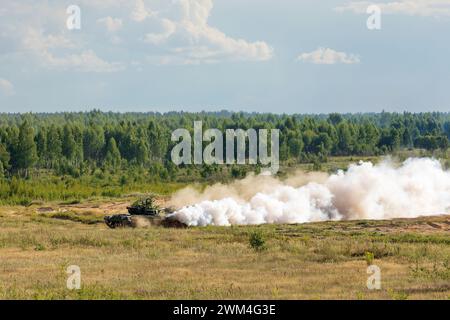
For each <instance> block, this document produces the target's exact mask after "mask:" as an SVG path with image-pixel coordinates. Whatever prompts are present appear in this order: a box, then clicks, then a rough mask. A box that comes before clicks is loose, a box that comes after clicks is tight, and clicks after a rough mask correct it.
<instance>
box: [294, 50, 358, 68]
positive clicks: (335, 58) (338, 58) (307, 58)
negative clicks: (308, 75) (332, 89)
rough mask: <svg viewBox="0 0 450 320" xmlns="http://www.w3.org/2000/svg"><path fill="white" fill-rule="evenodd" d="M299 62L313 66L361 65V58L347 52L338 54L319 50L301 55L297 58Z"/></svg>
mask: <svg viewBox="0 0 450 320" xmlns="http://www.w3.org/2000/svg"><path fill="white" fill-rule="evenodd" d="M297 60H298V61H303V62H308V63H313V64H338V63H343V64H357V63H360V59H359V56H357V55H354V54H348V53H345V52H338V51H335V50H333V49H330V48H318V49H317V50H315V51H312V52H308V53H301V54H300V55H299V56H298V57H297Z"/></svg>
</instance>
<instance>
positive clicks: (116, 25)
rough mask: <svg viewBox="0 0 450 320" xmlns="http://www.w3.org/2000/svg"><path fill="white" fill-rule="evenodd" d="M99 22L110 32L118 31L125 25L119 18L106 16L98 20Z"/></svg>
mask: <svg viewBox="0 0 450 320" xmlns="http://www.w3.org/2000/svg"><path fill="white" fill-rule="evenodd" d="M97 23H98V24H100V25H103V26H104V27H105V28H106V30H108V31H109V32H116V31H118V30H120V29H122V27H123V21H122V19H119V18H113V17H105V18H101V19H98V20H97Z"/></svg>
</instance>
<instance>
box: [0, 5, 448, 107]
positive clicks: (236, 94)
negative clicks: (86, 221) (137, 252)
mask: <svg viewBox="0 0 450 320" xmlns="http://www.w3.org/2000/svg"><path fill="white" fill-rule="evenodd" d="M373 4H375V5H377V6H378V8H379V9H380V10H381V30H369V29H368V28H367V24H366V22H367V19H368V18H369V14H367V12H366V10H367V8H368V7H369V6H371V5H373ZM71 5H76V6H78V7H79V8H80V9H81V29H79V30H78V29H74V30H69V29H68V28H67V20H68V18H69V16H70V13H69V14H68V13H67V9H68V7H70V6H71ZM71 12H73V11H71ZM449 34H450V0H395V1H394V0H384V1H383V0H378V1H376V0H375V1H374V2H370V1H352V0H320V1H317V0H69V1H63V0H48V1H44V0H21V1H16V0H1V3H0V112H18V111H20V112H27V111H33V112H40V111H48V112H50V111H78V110H91V109H93V108H100V109H102V110H112V111H161V112H164V111H170V110H186V111H200V110H221V109H228V110H243V111H258V112H277V113H279V112H286V113H318V112H325V113H327V112H361V111H368V112H371V111H373V112H376V111H381V110H383V109H384V110H389V111H405V110H406V111H412V112H418V111H430V110H435V111H450V62H449V59H450V41H449V39H450V38H449Z"/></svg>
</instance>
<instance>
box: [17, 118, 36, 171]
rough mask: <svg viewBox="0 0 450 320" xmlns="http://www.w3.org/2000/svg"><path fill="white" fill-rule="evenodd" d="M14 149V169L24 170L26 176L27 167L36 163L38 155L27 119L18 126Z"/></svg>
mask: <svg viewBox="0 0 450 320" xmlns="http://www.w3.org/2000/svg"><path fill="white" fill-rule="evenodd" d="M14 149H15V155H14V159H15V161H14V163H15V169H17V170H20V171H21V170H24V172H25V176H28V170H29V168H31V167H32V166H33V165H34V164H35V163H36V161H37V159H38V157H37V151H36V143H35V142H34V133H33V128H32V127H31V126H30V125H29V123H28V121H27V120H25V121H23V122H22V125H21V126H20V129H19V139H18V144H17V146H16V147H15V148H14Z"/></svg>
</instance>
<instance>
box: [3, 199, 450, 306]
mask: <svg viewBox="0 0 450 320" xmlns="http://www.w3.org/2000/svg"><path fill="white" fill-rule="evenodd" d="M126 204H127V199H125V200H124V199H119V200H117V201H112V200H111V201H108V202H98V203H97V202H95V201H93V202H83V203H80V204H57V203H49V204H46V206H42V205H40V206H36V205H32V206H30V207H21V206H10V207H8V206H2V207H0V298H1V299H16V298H20V299H22V298H24V299H450V236H449V234H450V216H441V217H433V218H426V219H425V218H423V219H413V220H394V221H352V222H326V223H312V224H304V225H264V226H252V227H207V228H188V229H170V228H169V229H167V228H163V227H157V226H151V227H147V228H134V229H132V228H129V229H116V230H111V229H108V228H107V227H106V226H105V225H104V224H103V222H102V219H103V215H104V214H105V213H111V212H123V210H124V207H125V206H126ZM255 237H256V239H258V240H260V243H259V244H260V247H256V246H255V247H252V246H251V245H250V241H249V239H251V238H252V239H255ZM372 254H373V257H374V260H373V261H372V258H371V256H372ZM368 264H375V265H377V266H379V267H380V268H381V281H382V288H381V290H368V289H367V287H366V281H367V278H368V276H369V275H368V274H367V273H366V270H367V266H368ZM69 265H78V266H79V267H80V268H81V280H82V288H81V290H73V291H71V290H68V289H67V288H66V279H67V277H68V275H67V274H66V268H67V267H68V266H69Z"/></svg>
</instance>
